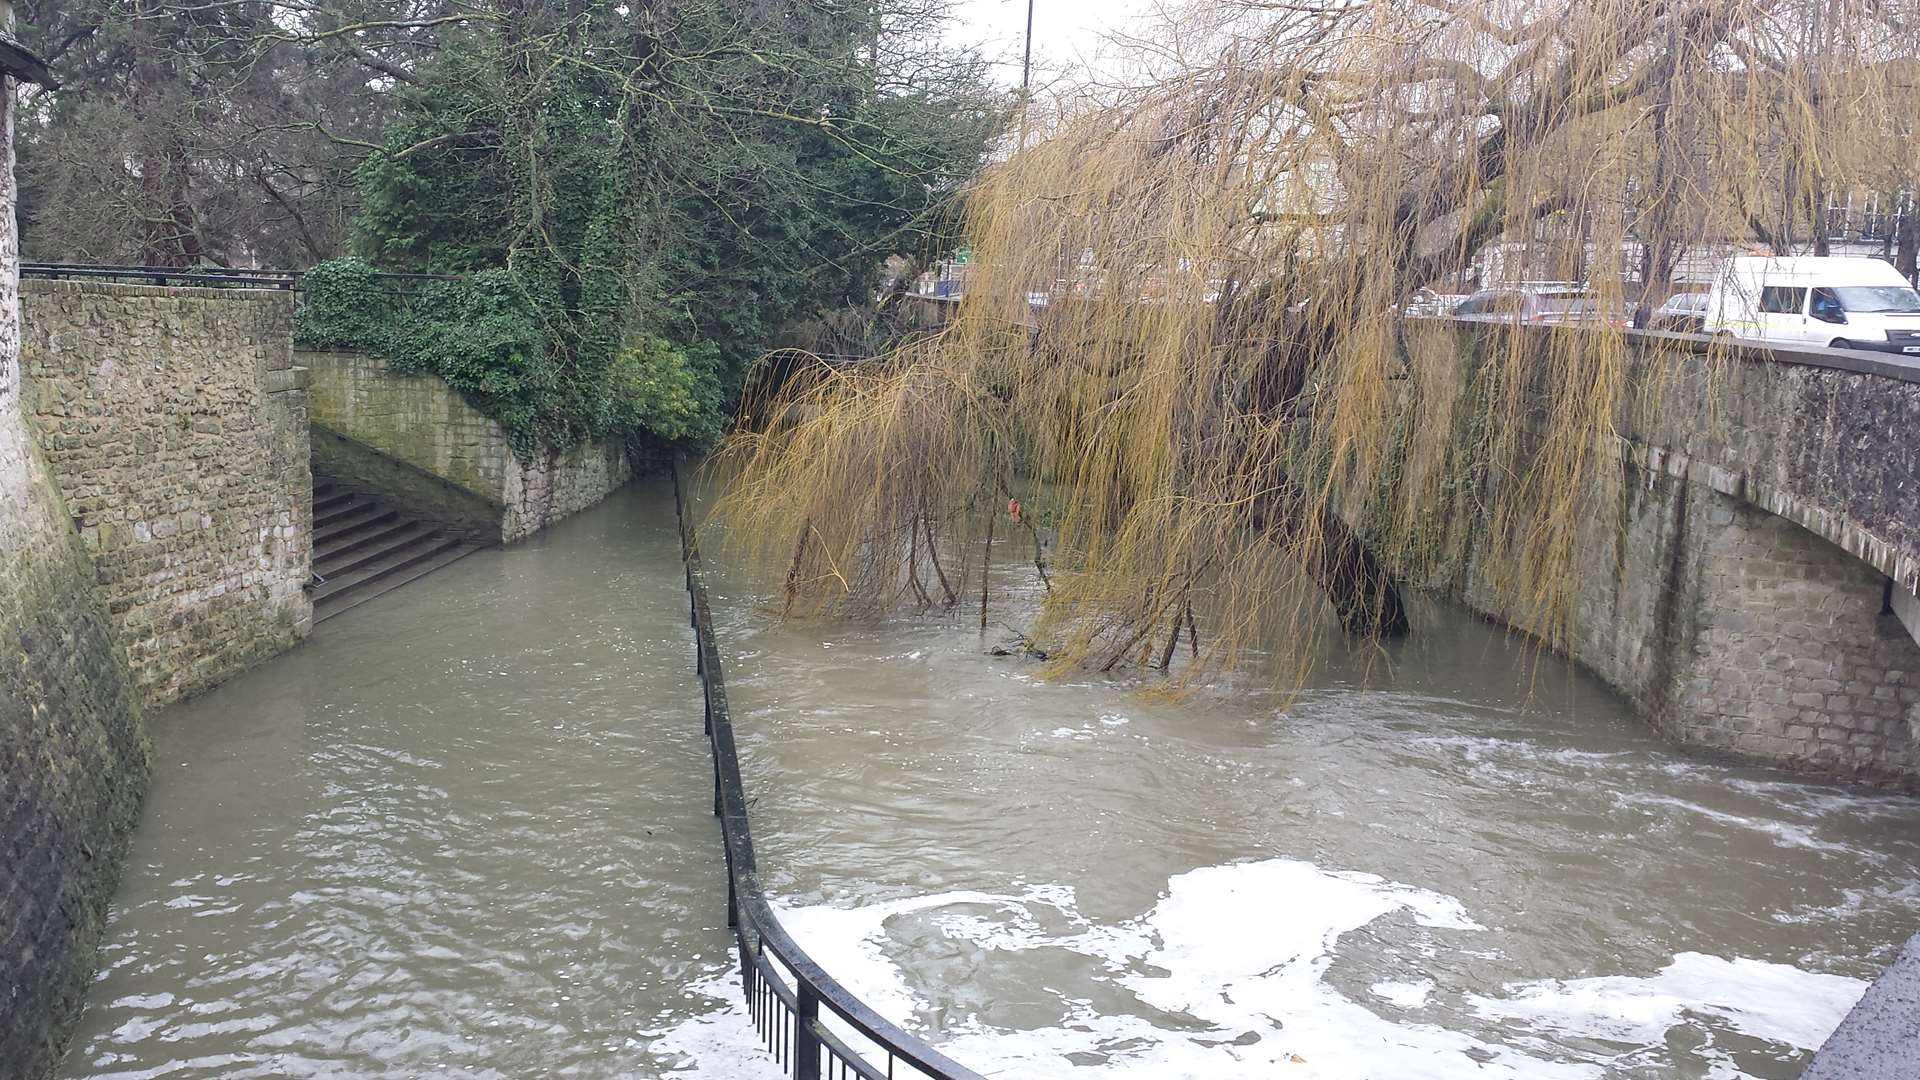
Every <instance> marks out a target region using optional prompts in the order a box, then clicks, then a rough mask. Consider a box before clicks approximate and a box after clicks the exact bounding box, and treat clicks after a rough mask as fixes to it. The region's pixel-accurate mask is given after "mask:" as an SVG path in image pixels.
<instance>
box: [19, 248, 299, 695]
mask: <svg viewBox="0 0 1920 1080" xmlns="http://www.w3.org/2000/svg"><path fill="white" fill-rule="evenodd" d="M23 292H24V295H23V314H22V324H23V341H22V351H21V359H22V362H23V365H24V375H25V378H24V387H23V391H24V401H25V407H26V411H27V413H28V423H29V426H30V429H31V430H33V431H34V433H35V435H36V437H37V440H38V442H39V444H40V447H41V449H42V452H43V454H44V456H45V458H46V461H47V464H48V466H49V468H50V469H51V472H52V478H53V480H54V483H55V485H56V486H57V487H58V488H59V490H60V492H61V495H62V496H63V498H64V500H65V505H66V513H67V515H68V516H69V517H70V518H71V520H72V523H73V526H74V528H75V529H77V530H78V532H79V535H80V537H81V540H82V542H83V543H84V545H85V547H86V550H87V553H88V555H89V557H90V559H91V561H92V564H93V567H94V573H95V577H96V580H97V582H98V585H99V591H100V594H101V596H102V597H103V598H104V599H105V601H106V603H107V606H108V610H109V613H110V614H111V616H112V619H113V622H114V626H115V629H116V632H117V634H118V636H119V638H120V640H121V641H122V642H123V643H124V645H125V648H126V651H127V655H128V659H129V660H130V662H131V664H132V666H133V672H134V676H135V679H136V680H137V682H138V684H139V687H140V691H141V694H142V696H143V697H144V698H145V699H146V701H147V702H148V703H150V704H162V703H166V702H170V701H174V700H176V699H178V698H180V697H183V696H185V695H187V694H192V693H195V692H197V691H200V690H204V689H206V688H208V687H211V686H214V685H217V684H218V683H220V682H221V681H222V680H224V679H226V678H227V677H229V676H231V675H233V674H235V673H236V672H239V671H241V670H244V669H246V668H248V667H250V666H252V665H254V664H257V663H259V662H260V661H262V660H264V659H266V658H267V657H270V656H273V655H275V654H277V653H279V652H281V651H283V650H285V649H287V648H289V647H291V646H292V645H293V644H295V643H296V642H297V641H299V640H300V638H302V637H303V636H305V634H306V633H307V631H308V630H309V629H310V628H311V626H312V620H313V609H312V604H311V603H310V602H309V600H308V598H307V595H306V593H305V591H304V589H303V586H304V585H305V584H306V582H307V579H308V576H309V573H310V567H311V549H312V531H313V530H312V474H311V471H310V465H309V453H308V448H307V405H306V390H305V376H306V373H305V372H304V371H303V370H301V369H298V368H296V367H295V366H294V363H293V350H292V315H293V310H292V298H291V296H290V295H289V294H287V293H283V292H273V291H265V290H232V289H170V288H163V287H157V286H146V285H114V284H95V283H91V282H85V283H83V282H51V281H30V282H27V283H26V286H25V288H24V290H23Z"/></svg>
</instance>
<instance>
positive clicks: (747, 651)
mask: <svg viewBox="0 0 1920 1080" xmlns="http://www.w3.org/2000/svg"><path fill="white" fill-rule="evenodd" d="M673 530H674V525H673V521H672V518H671V499H670V497H669V496H668V495H667V493H666V491H665V490H664V489H663V487H662V486H661V485H660V484H658V483H649V484H644V485H640V486H637V487H636V488H634V489H632V490H629V491H627V492H623V493H621V494H620V495H618V496H616V497H615V498H614V499H612V500H610V501H609V502H608V503H607V504H606V505H605V506H603V507H601V508H599V509H596V510H594V511H591V512H589V513H587V514H584V515H581V516H580V517H577V518H575V519H572V520H570V521H568V522H565V523H563V524H561V525H560V526H558V527H556V528H554V529H553V530H551V531H550V532H548V533H546V534H544V535H542V536H540V537H538V538H535V539H533V540H531V541H528V542H526V543H523V544H519V545H515V546H514V547H511V548H508V549H505V550H502V551H489V552H482V553H479V554H476V555H474V556H471V557H469V558H467V559H465V560H462V561H461V562H460V563H458V564H455V565H454V566H453V567H451V568H449V569H448V570H445V571H442V572H440V573H438V574H435V575H433V576H432V577H430V578H427V579H425V580H423V581H421V582H419V583H416V584H414V585H410V586H408V587H407V588H406V589H403V590H400V591H399V592H396V593H393V594H390V595H388V596H386V597H383V598H381V599H380V600H378V601H375V602H373V603H370V604H367V605H364V606H362V607H360V608H358V609H355V610H354V611H351V612H348V613H346V614H344V615H342V616H340V617H338V618H337V619H335V620H332V621H330V622H329V623H327V624H325V625H324V626H323V627H322V628H321V629H320V630H319V631H318V632H317V633H316V634H315V635H314V637H313V639H312V640H310V641H309V642H308V643H306V644H305V645H303V646H301V647H300V648H299V649H297V650H295V651H294V652H292V653H290V654H289V655H287V656H286V657H283V658H281V659H279V660H276V661H274V662H273V663H271V664H269V665H267V666H265V667H263V668H261V669H259V670H257V671H255V672H252V673H250V674H248V675H246V676H243V677H241V678H239V679H236V680H234V681H232V682H230V683H228V684H226V685H225V686H223V687H221V688H220V689H218V690H216V691H214V692H212V693H210V694H208V695H205V696H204V697H201V698H198V699H196V700H194V701H191V702H188V703H186V704H183V705H181V706H177V707H175V708H172V709H169V710H166V711H165V712H163V713H160V714H158V715H156V716H155V717H153V718H152V726H153V728H154V731H155V737H156V744H157V756H156V778H155V783H154V788H153V792H152V795H151V797H150V799H149V803H148V806H147V810H146V814H145V817H144V819H143V822H142V824H141V827H140V829H139V831H138V833H137V834H136V836H135V840H134V848H133V852H132V856H131V859H130V861H129V865H128V869H127V875H126V880H125V882H124V884H123V886H122V889H121V893H120V895H119V897H118V898H117V901H116V904H115V906H114V911H113V915H112V918H111V921H110V925H109V928H108V938H107V942H106V944H105V946H104V949H103V953H102V957H101V960H102V967H101V973H100V977H99V979H98V981H97V982H96V983H95V985H94V987H93V990H92V994H91V998H90V1003H89V1006H88V1010H87V1012H86V1014H85V1016H84V1018H83V1021H82V1027H81V1031H80V1034H79V1036H78V1038H77V1040H76V1043H75V1046H74V1048H73V1050H72V1052H71V1053H69V1055H68V1056H67V1058H66V1060H65V1063H64V1068H63V1075H65V1076H68V1077H96V1076H97V1077H159V1076H167V1077H188V1076H194V1077H212V1076H221V1077H227V1076H300V1077H307V1076H351V1077H402V1076H409V1077H410V1076H420V1075H425V1074H428V1073H434V1072H440V1071H446V1072H449V1073H459V1074H462V1075H469V1076H484V1077H493V1076H498V1077H521V1076H545V1075H559V1076H578V1077H602V1076H605V1077H682V1078H688V1080H692V1078H702V1080H745V1078H755V1077H761V1076H768V1075H771V1074H772V1070H771V1069H769V1068H767V1067H766V1065H765V1063H764V1062H763V1061H762V1059H761V1058H760V1057H759V1056H758V1054H757V1052H756V1051H755V1049H754V1047H753V1037H752V1035H751V1034H750V1033H749V1032H748V1030H747V1028H746V1023H745V1020H744V1018H743V1016H744V1011H743V1009H742V1008H741V1007H740V1006H739V1005H738V1003H737V1002H736V1001H735V1000H734V998H733V993H732V987H733V986H734V985H735V984H734V983H732V982H731V981H730V979H729V976H728V974H727V963H728V955H727V946H728V938H727V936H726V934H725V932H724V930H722V929H721V927H720V917H721V914H722V911H721V908H722V898H723V897H724V895H725V890H724V884H723V881H722V877H721V874H722V871H721V864H720V859H719V852H718V841H717V831H716V829H715V827H714V824H713V820H712V818H711V817H710V816H709V813H708V808H709V798H710V789H709V787H708V784H709V782H710V774H709V772H708V766H707V763H706V759H705V756H704V754H705V750H704V744H703V742H702V740H701V738H700V730H699V719H698V717H699V710H698V705H697V701H698V698H697V689H696V685H695V683H694V681H693V678H692V673H691V670H690V664H689V657H690V649H691V638H690V635H689V633H688V631H687V629H686V626H685V618H684V615H685V609H684V594H683V593H682V591H681V579H680V573H679V564H678V551H677V546H676V543H675V539H674V537H675V534H674V531H673ZM725 570H726V568H725V566H724V560H723V564H722V565H721V566H720V567H718V568H717V569H716V576H715V579H714V584H715V595H714V598H713V599H714V606H715V612H716V615H717V617H718V620H719V624H720V630H721V643H722V648H723V650H724V651H725V652H726V654H727V656H728V658H729V663H730V665H731V666H730V668H729V670H728V678H729V689H730V693H731V696H732V699H733V704H734V708H735V720H736V725H737V727H738V730H739V733H740V736H741V739H742V750H743V753H744V760H743V762H742V766H743V770H744V772H745V774H746V778H747V783H748V787H749V794H750V797H751V798H752V800H753V801H752V813H753V821H754V829H755V833H756V838H757V840H758V842H759V845H760V849H761V863H762V867H763V870H764V872H765V873H766V876H767V880H768V885H769V888H770V891H771V892H773V893H774V896H775V901H776V904H777V906H779V907H780V908H781V910H782V911H783V912H784V913H785V917H786V919H787V920H788V922H789V924H790V926H791V927H792V928H793V930H794V932H795V934H796V936H797V937H798V938H799V939H800V940H801V941H802V943H803V944H805V945H806V946H807V947H808V948H809V949H810V950H812V951H814V953H815V955H816V957H817V958H819V959H821V960H823V961H824V962H825V963H826V965H827V966H828V969H829V970H831V971H834V972H835V973H836V974H838V975H840V976H841V977H842V978H843V979H844V980H845V981H846V982H848V983H849V984H851V985H852V986H854V987H855V988H856V989H857V990H858V991H860V992H861V993H862V994H863V995H865V996H867V997H869V999H870V1000H871V1001H872V1002H873V1003H874V1004H876V1005H877V1006H878V1007H879V1008H880V1009H881V1010H882V1011H883V1012H885V1013H887V1014H888V1015H890V1016H892V1017H894V1018H895V1019H898V1020H900V1021H902V1022H904V1023H907V1024H908V1025H909V1026H911V1027H913V1028H914V1029H916V1030H919V1031H921V1032H923V1033H924V1034H926V1035H927V1036H928V1037H929V1038H930V1039H932V1040H933V1041H935V1042H936V1043H937V1044H939V1045H940V1046H941V1047H942V1048H943V1049H945V1050H946V1051H947V1052H949V1053H950V1054H952V1055H953V1056H955V1057H957V1058H958V1059H960V1060H962V1061H964V1062H966V1063H968V1064H970V1065H972V1066H974V1067H975V1068H978V1069H980V1070H982V1071H984V1072H988V1073H990V1074H996V1075H1004V1076H1008V1077H1014V1076H1019V1077H1042V1078H1051V1077H1061V1078H1065V1077H1074V1078H1081V1077H1087V1078H1094V1077H1104V1076H1128V1077H1144V1078H1151V1080H1163V1078H1182V1077H1206V1078H1209V1080H1216V1078H1236V1077H1249V1078H1250V1077H1263V1078H1265V1077H1275V1076H1281V1077H1295V1076H1297V1077H1315V1078H1321V1077H1324V1078H1346V1077H1353V1078H1360V1077H1374V1078H1386V1077H1393V1078H1396V1080H1397V1078H1402V1077H1446V1078H1453V1077H1469V1076H1471V1077H1474V1078H1488V1077H1546V1078H1555V1077H1599V1076H1607V1077H1723V1076H1725V1077H1732V1076H1743V1075H1745V1076H1755V1077H1791V1076H1794V1075H1797V1073H1798V1072H1799V1070H1800V1069H1801V1068H1802V1067H1803V1066H1804V1064H1805V1061H1806V1060H1807V1058H1808V1053H1809V1048H1811V1047H1814V1046H1817V1045H1818V1043H1819V1042H1820V1040H1821V1039H1823V1038H1824V1037H1825V1035H1826V1034H1827V1032H1828V1031H1829V1030H1830V1029H1831V1028H1832V1026H1833V1025H1834V1024H1835V1023H1836V1022H1837V1021H1838V1019H1839V1017H1840V1016H1841V1014H1843V1013H1844V1011H1845V1010H1846V1009H1847V1008H1848V1007H1849V1006H1850V1005H1851V1004H1852V1002H1853V1001H1854V1000H1855V999H1857V997H1858V996H1859V994H1860V993H1861V992H1862V991H1863V990H1864V988H1865V985H1866V983H1865V980H1868V979H1870V978H1871V977H1872V976H1873V975H1874V974H1875V973H1876V972H1877V971H1878V969H1879V967H1880V966H1882V965H1883V964H1884V963H1885V962H1886V961H1888V960H1890V959H1891V958H1892V956H1893V955H1894V953H1895V951H1896V950H1897V948H1898V945H1899V944H1900V943H1901V942H1903V941H1904V940H1905V938H1906V937H1907V936H1909V935H1911V934H1912V933H1913V932H1915V930H1916V929H1920V801H1916V800H1912V799H1906V798H1897V797H1888V796H1881V795H1876V794H1871V793H1860V792H1851V791H1848V790H1845V789H1841V788H1837V787H1832V786H1826V785H1818V784H1806V783H1800V782H1796V781H1793V780H1791V779H1789V778H1786V777H1784V776H1782V775H1781V774H1778V773H1775V772H1770V771H1766V770H1761V769H1754V768H1746V767H1738V766H1729V765H1725V764H1720V763H1716V762H1713V761H1710V760H1707V759H1705V758H1702V757H1699V756H1696V755H1692V754H1687V753H1682V752H1679V751H1676V750H1674V749H1672V748H1671V747H1669V746H1667V745H1666V744H1665V743H1663V742H1662V741H1661V740H1660V739H1659V738H1658V737H1656V736H1655V735H1653V734H1652V733H1651V732H1650V731H1648V730H1647V729H1646V728H1645V726H1644V725H1642V724H1640V723H1639V722H1638V721H1635V720H1634V719H1633V718H1632V717H1631V716H1630V715H1629V714H1628V713H1627V711H1626V710H1625V708H1624V707H1623V706H1622V704H1621V703H1620V702H1619V701H1618V700H1617V699H1616V698H1615V697H1613V696H1612V695H1611V694H1609V693H1608V692H1606V691H1605V690H1604V689H1603V688H1601V687H1599V686H1598V685H1597V684H1595V683H1594V682H1593V681H1592V680H1590V679H1588V678H1586V677H1584V676H1582V675H1580V674H1578V673H1577V672H1573V671H1571V670H1569V669H1568V668H1567V667H1566V666H1565V665H1563V664H1560V663H1558V662H1556V661H1553V660H1550V659H1549V660H1542V659H1541V658H1540V657H1539V656H1538V655H1537V654H1535V653H1533V652H1531V651H1529V650H1527V649H1525V648H1523V647H1520V646H1518V645H1516V644H1515V643H1514V642H1513V641H1511V640H1510V639H1509V638H1507V637H1506V636H1505V635H1503V634H1501V633H1499V632H1497V631H1496V630H1494V629H1492V628H1490V627H1488V626H1486V625H1484V624H1482V623H1480V622H1478V621H1475V620H1473V619H1470V618H1467V617H1464V616H1462V615H1460V614H1458V613H1454V612H1448V611H1444V610H1439V609H1434V610H1426V611H1423V612H1422V613H1421V625H1420V630H1421V631H1422V632H1421V633H1419V634H1417V635H1416V636H1415V637H1414V638H1413V639H1412V640H1411V641H1409V642H1406V643H1404V644H1402V645H1397V646H1395V647H1394V648H1393V650H1392V651H1391V653H1390V655H1388V656H1387V657H1384V658H1383V657H1381V656H1379V655H1377V654H1370V653H1349V652H1347V651H1346V650H1344V649H1340V648H1332V649H1330V650H1329V654H1328V656H1327V657H1326V658H1325V660H1324V662H1323V663H1322V664H1321V666H1320V668H1319V669H1318V671H1317V673H1316V675H1315V676H1314V678H1313V680H1312V682H1311V684H1310V685H1309V686H1308V687H1307V688H1306V689H1305V690H1304V691H1303V692H1301V693H1299V694H1297V695H1294V696H1292V697H1291V698H1283V697H1280V696H1278V695H1276V694H1274V693H1273V692H1272V691H1271V690H1269V689H1268V688H1267V686H1268V681H1269V680H1266V679H1264V678H1263V677H1261V676H1259V675H1258V673H1249V674H1248V675H1246V676H1243V677H1241V678H1239V679H1237V680H1236V681H1234V682H1232V683H1229V684H1226V685H1222V686H1219V687H1216V688H1213V689H1210V690H1204V691H1199V692H1196V693H1194V694H1191V695H1189V696H1187V697H1185V698H1184V699H1180V700H1161V699H1159V698H1156V697H1155V696H1153V695H1150V694H1143V693H1141V692H1140V687H1139V686H1138V685H1136V684H1134V683H1131V682H1129V681H1127V680H1125V679H1117V678H1107V677H1095V676H1090V675H1082V676H1076V677H1070V678H1065V679H1059V680H1054V681H1048V680H1044V679H1042V678H1041V677H1040V675H1039V672H1038V671H1037V670H1036V667H1035V665H1034V664H1033V663H1032V662H1031V661H1029V660H1025V659H1022V658H1020V657H993V656H989V655H985V653H984V650H983V648H982V644H983V643H982V640H981V638H980V636H979V634H978V632H977V630H975V629H972V628H970V627H969V626H968V625H967V624H968V623H970V622H971V618H970V617H969V616H966V615H956V616H954V617H952V618H946V617H935V618H930V619H929V618H906V617H902V618H896V619H890V620H885V621H882V622H878V623H872V624H863V625H852V626H846V625H843V626H835V627H822V626H818V625H804V624H788V625H780V624H778V623H776V622H774V621H773V620H770V619H769V618H767V617H766V615H765V614H764V613H763V611H762V610H761V604H760V599H759V598H758V597H755V596H754V595H753V594H752V593H751V591H750V590H749V589H747V588H746V587H745V586H744V585H743V584H742V583H741V579H739V578H738V577H734V576H729V575H728V574H727V573H726V572H725ZM1008 572H1012V571H1011V569H1009V570H1008ZM996 636H998V634H997V632H996ZM1383 660H1385V661H1390V663H1384V662H1383Z"/></svg>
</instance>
